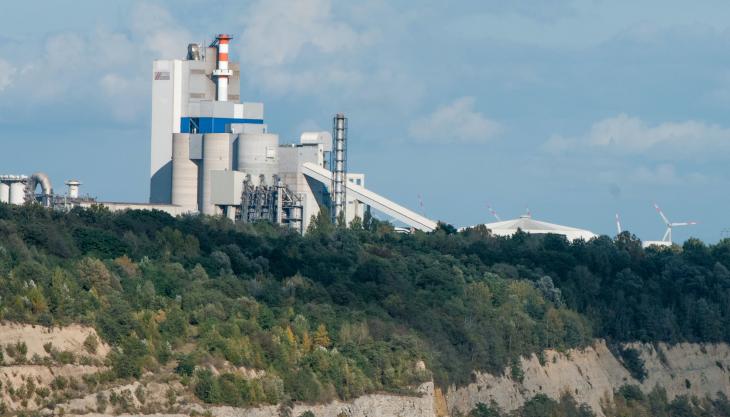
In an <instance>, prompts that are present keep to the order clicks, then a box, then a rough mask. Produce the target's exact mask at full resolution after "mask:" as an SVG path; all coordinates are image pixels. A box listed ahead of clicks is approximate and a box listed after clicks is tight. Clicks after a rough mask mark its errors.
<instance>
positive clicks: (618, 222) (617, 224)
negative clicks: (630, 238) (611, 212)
mask: <svg viewBox="0 0 730 417" xmlns="http://www.w3.org/2000/svg"><path fill="white" fill-rule="evenodd" d="M616 230H618V234H621V232H623V230H621V220H620V219H619V217H618V213H616Z"/></svg>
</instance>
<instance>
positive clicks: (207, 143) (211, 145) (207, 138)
mask: <svg viewBox="0 0 730 417" xmlns="http://www.w3.org/2000/svg"><path fill="white" fill-rule="evenodd" d="M200 169H202V170H203V175H202V177H203V178H202V184H201V187H202V190H201V193H200V194H201V200H202V201H201V202H200V205H199V206H200V211H201V212H202V213H203V214H208V215H214V214H219V213H218V210H216V207H215V205H213V203H212V202H211V191H212V189H211V176H212V175H211V172H212V171H225V170H230V169H231V135H230V134H228V133H208V134H206V135H203V164H202V166H201V167H200Z"/></svg>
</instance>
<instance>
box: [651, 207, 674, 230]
mask: <svg viewBox="0 0 730 417" xmlns="http://www.w3.org/2000/svg"><path fill="white" fill-rule="evenodd" d="M654 208H655V209H656V211H657V212H658V213H659V215H660V216H662V220H664V224H666V225H667V226H669V225H670V224H671V222H670V221H669V219H667V216H665V215H664V212H663V211H662V209H660V208H659V205H658V204H657V203H654Z"/></svg>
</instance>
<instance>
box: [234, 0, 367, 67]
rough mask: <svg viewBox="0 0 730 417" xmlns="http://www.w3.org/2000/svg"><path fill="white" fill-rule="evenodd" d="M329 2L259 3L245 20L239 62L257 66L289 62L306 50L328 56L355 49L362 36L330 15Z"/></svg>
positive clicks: (275, 0) (268, 0) (280, 0)
mask: <svg viewBox="0 0 730 417" xmlns="http://www.w3.org/2000/svg"><path fill="white" fill-rule="evenodd" d="M331 9H332V2H331V0H298V1H295V2H292V1H288V0H262V1H259V2H257V3H256V4H254V5H253V6H252V7H251V8H250V10H249V11H248V13H247V16H246V18H245V22H244V23H245V25H246V29H245V30H244V32H243V36H242V42H241V50H242V51H244V53H242V55H241V56H242V59H244V60H246V62H248V63H251V64H255V65H259V66H264V67H268V66H277V65H282V64H286V63H289V62H292V61H293V60H295V59H296V58H297V57H299V55H300V54H301V52H302V50H303V49H304V48H305V47H307V46H310V47H313V48H314V49H316V50H317V51H319V52H322V53H325V54H331V53H334V52H338V51H340V50H343V49H352V48H355V47H357V46H358V44H360V43H361V41H362V40H363V36H362V35H361V34H358V33H357V32H356V31H355V30H354V29H353V28H352V27H350V26H348V25H347V24H345V23H343V22H341V21H338V20H336V19H334V18H333V17H332V14H331Z"/></svg>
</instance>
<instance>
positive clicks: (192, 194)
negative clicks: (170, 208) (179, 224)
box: [172, 133, 198, 211]
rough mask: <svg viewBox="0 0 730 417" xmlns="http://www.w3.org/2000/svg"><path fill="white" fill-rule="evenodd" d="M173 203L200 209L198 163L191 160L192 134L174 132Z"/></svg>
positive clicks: (192, 209) (193, 209)
mask: <svg viewBox="0 0 730 417" xmlns="http://www.w3.org/2000/svg"><path fill="white" fill-rule="evenodd" d="M172 204H176V205H178V206H181V207H184V208H185V209H187V210H189V211H197V209H198V165H197V164H196V163H195V162H193V161H191V160H190V134H189V133H173V134H172Z"/></svg>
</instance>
